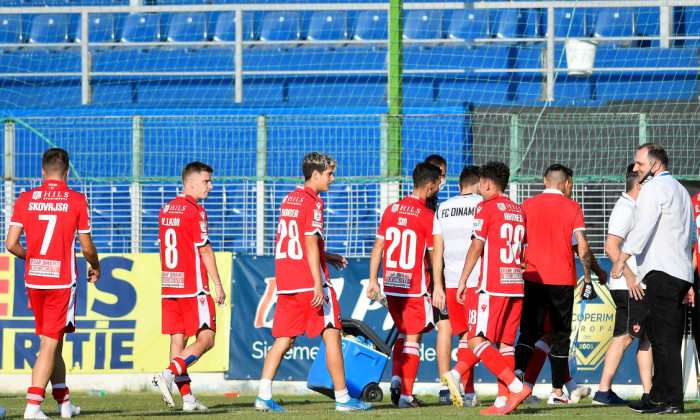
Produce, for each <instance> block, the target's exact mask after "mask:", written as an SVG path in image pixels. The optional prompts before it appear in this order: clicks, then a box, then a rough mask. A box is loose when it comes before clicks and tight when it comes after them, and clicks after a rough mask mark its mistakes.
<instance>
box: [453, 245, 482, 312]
mask: <svg viewBox="0 0 700 420" xmlns="http://www.w3.org/2000/svg"><path fill="white" fill-rule="evenodd" d="M483 251H484V241H482V240H480V239H477V238H474V239H472V244H471V245H470V246H469V252H467V259H466V260H465V261H464V268H463V269H462V276H461V277H460V278H459V287H458V288H457V302H459V303H460V304H461V305H464V295H465V293H466V292H467V279H468V278H469V276H470V275H471V274H472V270H474V267H476V263H477V262H478V261H479V257H481V253H482V252H483Z"/></svg>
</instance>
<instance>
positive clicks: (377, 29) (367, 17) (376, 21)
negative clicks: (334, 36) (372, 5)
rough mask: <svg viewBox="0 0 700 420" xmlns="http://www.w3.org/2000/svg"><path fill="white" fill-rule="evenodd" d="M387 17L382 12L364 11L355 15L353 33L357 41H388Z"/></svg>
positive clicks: (384, 12)
mask: <svg viewBox="0 0 700 420" xmlns="http://www.w3.org/2000/svg"><path fill="white" fill-rule="evenodd" d="M388 25H389V23H388V17H387V13H386V11H384V10H365V11H362V12H360V13H358V14H357V18H356V19H355V32H354V34H353V36H352V38H353V39H355V40H357V41H377V40H384V39H388V32H389V27H388Z"/></svg>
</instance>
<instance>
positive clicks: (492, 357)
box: [474, 341, 517, 384]
mask: <svg viewBox="0 0 700 420" xmlns="http://www.w3.org/2000/svg"><path fill="white" fill-rule="evenodd" d="M474 354H475V355H476V357H478V358H479V360H481V361H482V362H484V366H486V368H487V369H488V370H489V371H491V373H493V374H494V375H496V377H497V378H498V379H499V380H501V381H502V382H503V383H504V384H510V383H512V382H513V381H514V380H516V379H517V378H516V377H515V374H514V373H513V371H512V370H511V369H509V368H508V363H507V362H506V360H505V358H504V357H503V356H501V353H500V352H499V351H498V350H496V348H495V347H493V346H492V345H491V343H490V342H488V341H484V342H483V343H481V344H479V345H477V346H476V347H475V348H474Z"/></svg>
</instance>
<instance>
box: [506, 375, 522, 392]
mask: <svg viewBox="0 0 700 420" xmlns="http://www.w3.org/2000/svg"><path fill="white" fill-rule="evenodd" d="M508 389H509V390H510V392H520V391H522V390H523V383H522V382H520V379H518V378H515V379H514V380H513V382H511V383H510V384H509V385H508Z"/></svg>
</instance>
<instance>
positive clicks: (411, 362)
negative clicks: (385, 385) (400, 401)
mask: <svg viewBox="0 0 700 420" xmlns="http://www.w3.org/2000/svg"><path fill="white" fill-rule="evenodd" d="M418 363H420V344H419V343H411V342H407V343H404V347H403V356H402V363H401V395H404V396H407V397H410V396H412V395H413V383H414V382H415V381H416V374H417V373H418Z"/></svg>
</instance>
